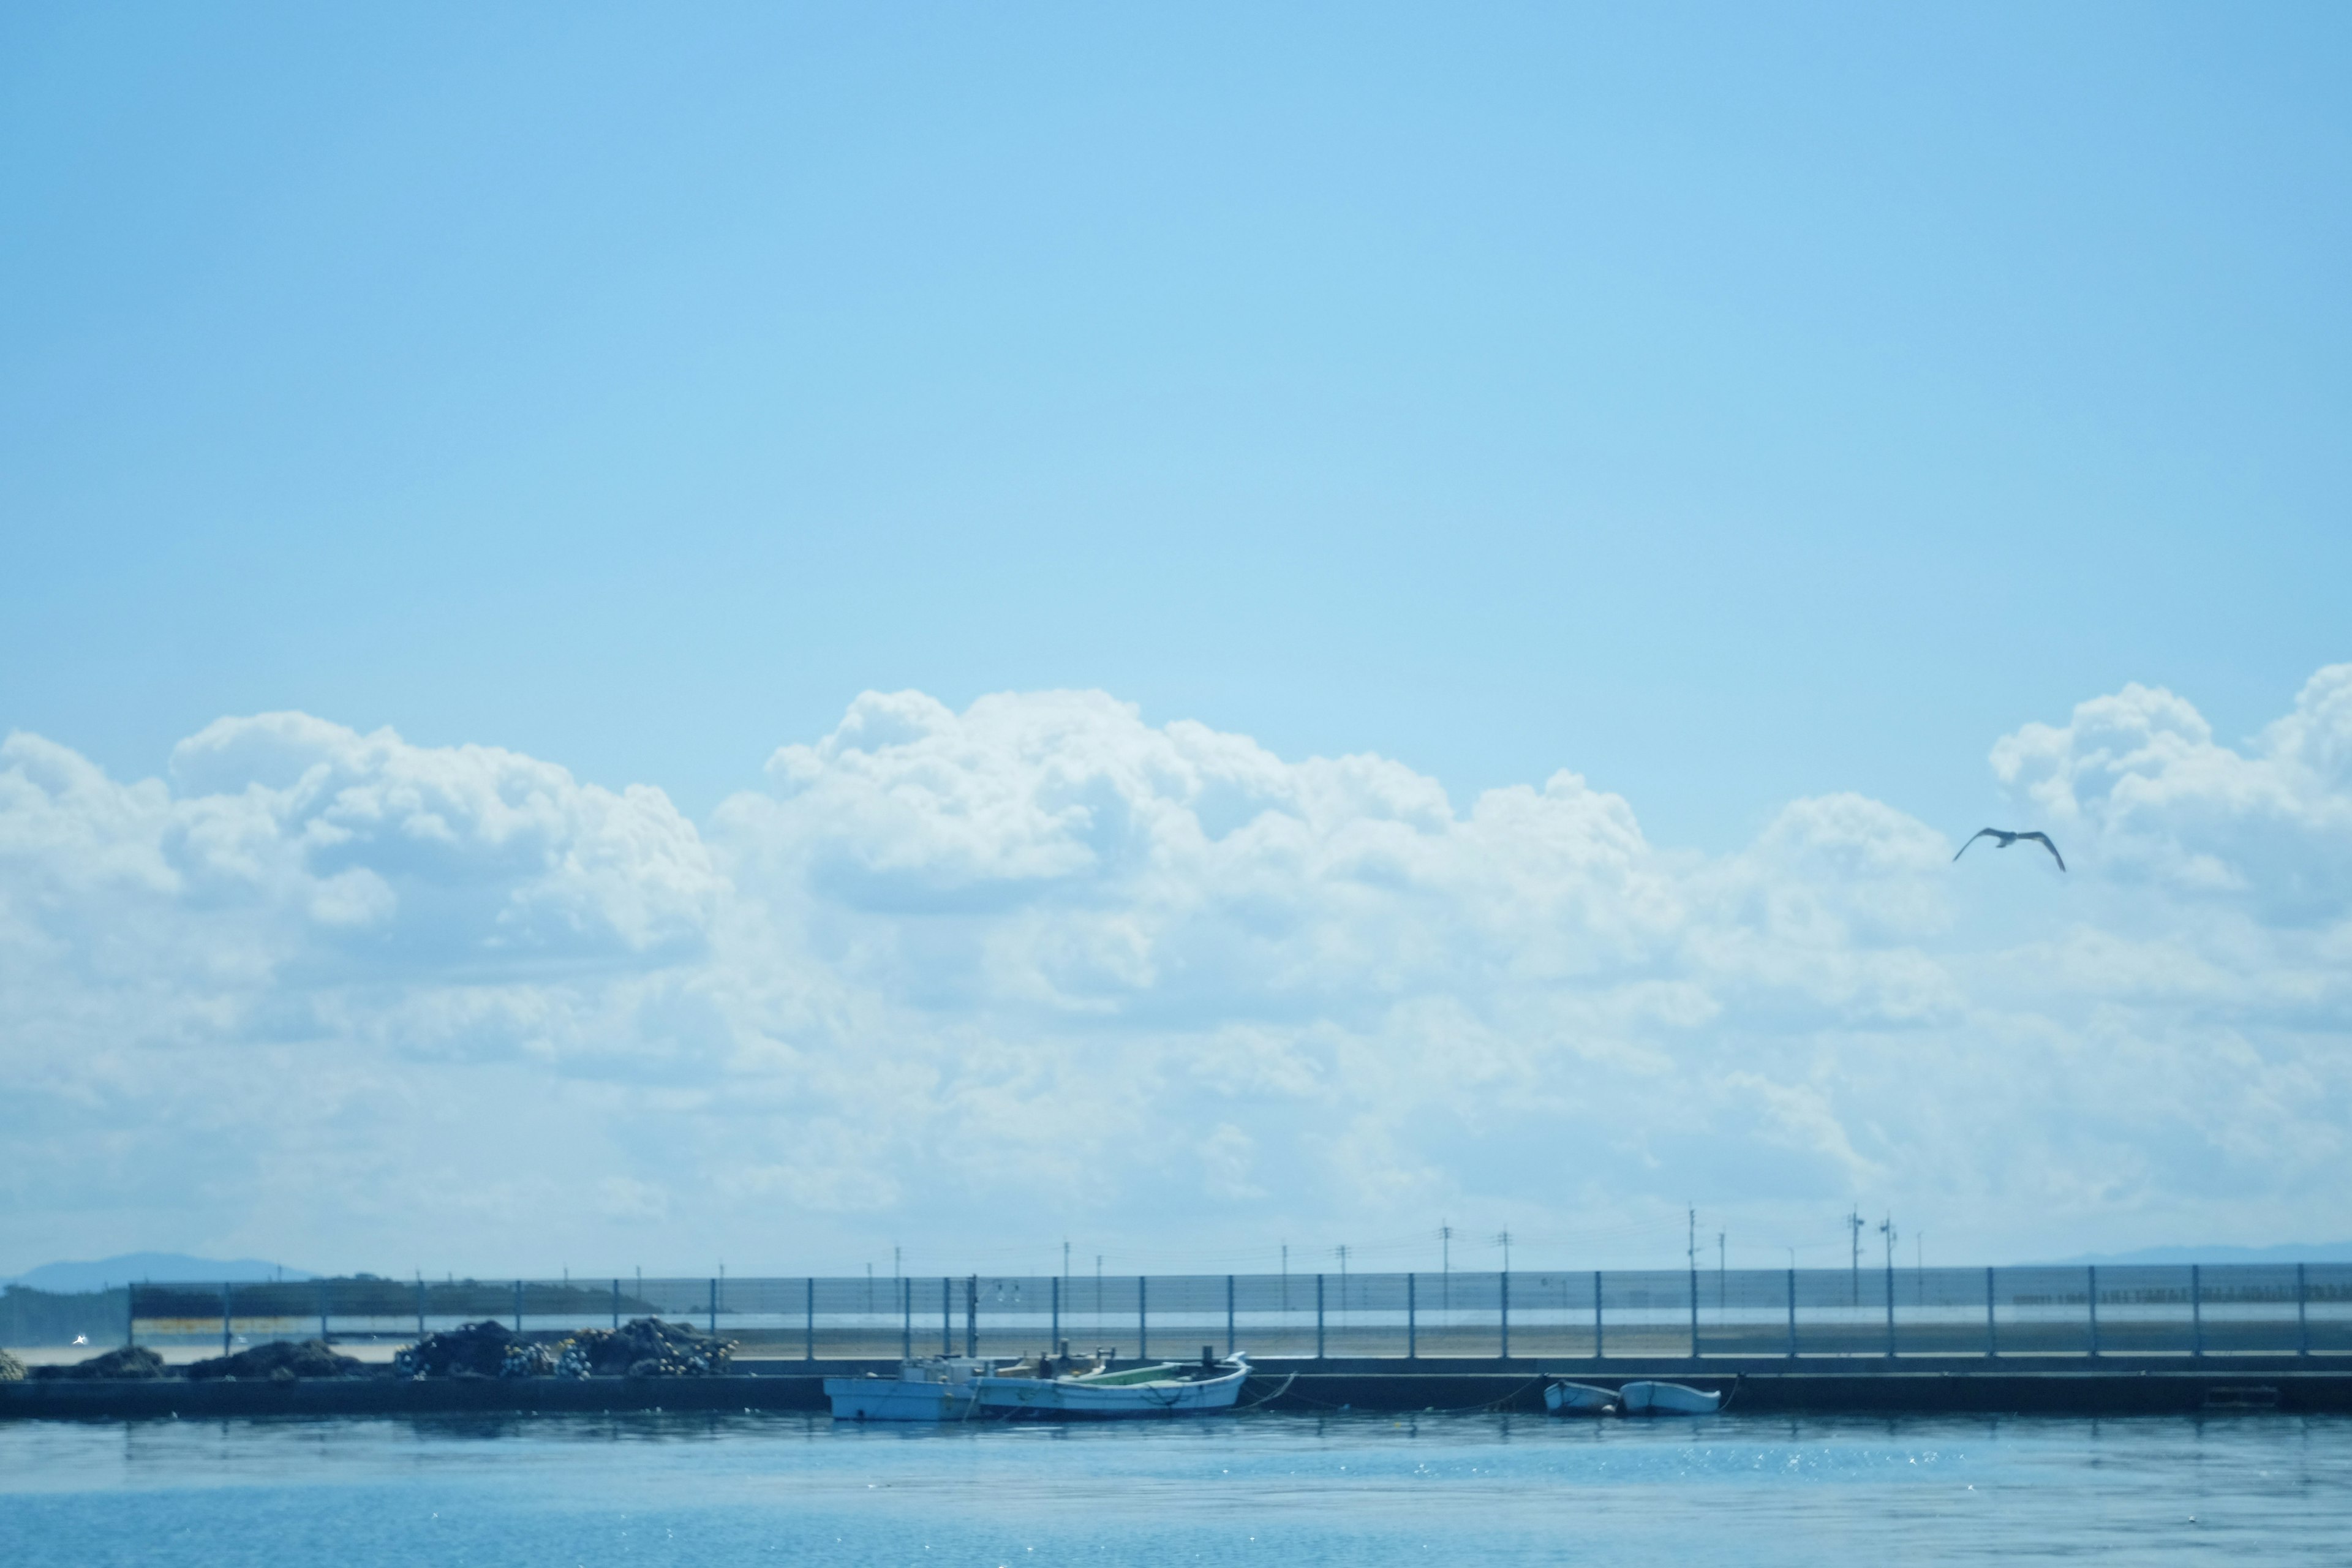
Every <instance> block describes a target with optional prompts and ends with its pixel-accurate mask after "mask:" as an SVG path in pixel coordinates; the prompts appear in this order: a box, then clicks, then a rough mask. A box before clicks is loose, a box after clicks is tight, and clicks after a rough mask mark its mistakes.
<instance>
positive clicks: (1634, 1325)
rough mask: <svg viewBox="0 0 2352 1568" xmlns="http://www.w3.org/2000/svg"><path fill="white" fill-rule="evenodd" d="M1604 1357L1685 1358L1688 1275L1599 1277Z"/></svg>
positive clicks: (1631, 1272)
mask: <svg viewBox="0 0 2352 1568" xmlns="http://www.w3.org/2000/svg"><path fill="white" fill-rule="evenodd" d="M1601 1323H1602V1353H1603V1354H1604V1355H1612V1356H1674V1355H1688V1354H1689V1353H1690V1351H1691V1288H1690V1277H1689V1275H1688V1274H1687V1273H1686V1272H1681V1271H1676V1270H1671V1269H1662V1270H1657V1271H1654V1272H1653V1271H1641V1272H1636V1271H1634V1270H1631V1269H1627V1270H1612V1271H1610V1272H1609V1273H1607V1274H1604V1275H1602V1276H1601Z"/></svg>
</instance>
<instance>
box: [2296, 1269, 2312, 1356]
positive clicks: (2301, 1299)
mask: <svg viewBox="0 0 2352 1568" xmlns="http://www.w3.org/2000/svg"><path fill="white" fill-rule="evenodd" d="M2310 1300H2311V1286H2310V1282H2309V1280H2308V1279H2306V1278H2305V1274H2304V1268H2303V1265H2302V1264H2300V1263H2298V1264H2296V1265H2295V1266H2294V1353H2295V1354H2297V1355H2309V1354H2310V1353H2311V1311H2310V1307H2309V1302H2310Z"/></svg>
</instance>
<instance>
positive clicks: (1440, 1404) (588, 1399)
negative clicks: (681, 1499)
mask: <svg viewBox="0 0 2352 1568" xmlns="http://www.w3.org/2000/svg"><path fill="white" fill-rule="evenodd" d="M2334 1360H2335V1358H2332V1357H2331V1358H2324V1359H2323V1358H2316V1357H2296V1356H2284V1357H2267V1356H2244V1357H2237V1356H2233V1357H2229V1358H2227V1359H2226V1361H2223V1360H2221V1358H2212V1359H2207V1360H2204V1361H2201V1362H2200V1361H2191V1360H2189V1359H2188V1358H2182V1357H2147V1358H2116V1357H2107V1358H2099V1359H2091V1358H2086V1357H2050V1358H2044V1359H2042V1360H2041V1361H2039V1362H2038V1363H2036V1364H2032V1365H2021V1364H2018V1363H2009V1364H2002V1363H1999V1362H1990V1363H1989V1362H1988V1361H1987V1360H1986V1359H1984V1358H1957V1357H1954V1358H1945V1357H1920V1358H1916V1359H1915V1358H1906V1359H1904V1360H1901V1361H1893V1362H1890V1361H1885V1360H1878V1359H1874V1358H1867V1357H1856V1358H1853V1361H1852V1363H1849V1364H1843V1365H1836V1364H1822V1363H1806V1364H1804V1365H1802V1366H1801V1367H1791V1366H1790V1363H1788V1362H1787V1361H1786V1360H1783V1359H1779V1358H1751V1357H1706V1358H1704V1359H1702V1360H1699V1361H1696V1362H1694V1361H1691V1360H1689V1359H1688V1358H1672V1357H1661V1358H1643V1359H1639V1360H1636V1359H1632V1358H1627V1359H1623V1360H1620V1359H1613V1358H1612V1360H1610V1361H1608V1362H1606V1363H1598V1364H1595V1363H1575V1362H1558V1363H1553V1362H1545V1363H1538V1362H1536V1361H1534V1360H1511V1361H1505V1360H1502V1359H1501V1358H1484V1357H1463V1358H1424V1359H1423V1360H1422V1361H1420V1362H1418V1363H1410V1364H1408V1363H1400V1362H1398V1361H1396V1360H1394V1359H1391V1358H1385V1357H1367V1358H1360V1359H1353V1360H1339V1359H1318V1358H1302V1359H1295V1360H1294V1359H1287V1358H1285V1359H1270V1360H1265V1361H1262V1362H1260V1363H1257V1364H1258V1366H1259V1368H1260V1371H1261V1373H1262V1376H1261V1377H1260V1378H1258V1379H1255V1380H1253V1383H1252V1384H1251V1387H1250V1391H1249V1394H1247V1395H1246V1396H1245V1398H1246V1399H1263V1400H1264V1401H1265V1403H1263V1404H1262V1405H1256V1406H1255V1408H1257V1409H1263V1410H1268V1411H1276V1412H1284V1413H1289V1414H1302V1415H1318V1414H1338V1413H1349V1414H1354V1413H1362V1414H1373V1413H1380V1414H1390V1415H1396V1414H1408V1413H1425V1412H1437V1411H1470V1410H1483V1409H1494V1410H1511V1411H1522V1412H1530V1413H1540V1412H1541V1411H1542V1409H1543V1398H1542V1390H1543V1385H1544V1384H1545V1383H1547V1382H1549V1381H1550V1380H1551V1379H1553V1378H1554V1377H1567V1378H1571V1379H1574V1380H1576V1381H1579V1382H1589V1383H1598V1384H1604V1385H1614V1384H1619V1383H1622V1382H1624V1381H1627V1380H1629V1379H1632V1378H1636V1377H1657V1378H1666V1379H1671V1380H1673V1381H1676V1382H1685V1383H1689V1384H1694V1385H1696V1386H1699V1387H1706V1388H1725V1389H1727V1390H1729V1391H1731V1394H1732V1397H1731V1402H1730V1406H1729V1411H1728V1415H1730V1416H1734V1417H1737V1416H1743V1415H1854V1414H1868V1415H1888V1416H1896V1415H1960V1414H1974V1415H2002V1414H2015V1415H2219V1414H2224V1413H2227V1414H2233V1415H2234V1414H2240V1413H2259V1412H2279V1413H2286V1414H2302V1415H2315V1414H2347V1415H2352V1358H2347V1364H2345V1365H2342V1366H2337V1365H2335V1364H2332V1363H2333V1362H2334ZM895 1371H896V1363H886V1362H877V1361H865V1360H859V1361H835V1362H816V1363H811V1362H808V1361H805V1360H789V1361H786V1360H779V1361H772V1362H758V1361H751V1362H739V1363H737V1364H736V1369H735V1372H734V1373H733V1374H731V1375H728V1376H721V1377H652V1378H635V1377H593V1378H549V1377H532V1378H510V1379H506V1378H450V1379H440V1378H428V1379H422V1380H410V1379H398V1378H392V1377H386V1376H373V1377H367V1376H362V1377H343V1378H317V1379H299V1380H294V1381H290V1382H247V1381H215V1382H209V1383H195V1382H190V1381H187V1380H184V1379H180V1378H159V1379H155V1380H152V1381H145V1382H130V1383H108V1382H97V1381H87V1382H84V1381H75V1380H66V1379H59V1380H54V1381H47V1382H38V1383H18V1384H0V1419H7V1418H12V1417H13V1418H18V1419H26V1418H35V1419H40V1418H47V1419H83V1420H92V1419H107V1420H121V1419H173V1418H177V1419H183V1420H186V1419H198V1418H207V1417H222V1416H288V1417H302V1416H329V1415H415V1416H433V1415H456V1416H462V1415H561V1414H599V1413H614V1412H625V1411H656V1410H658V1411H664V1412H671V1411H711V1412H739V1413H740V1412H754V1411H773V1412H820V1411H823V1410H824V1409H825V1408H826V1404H825V1399H824V1383H823V1380H824V1378H825V1377H826V1376H828V1375H833V1376H840V1375H849V1376H857V1375H863V1374H864V1373H868V1372H872V1373H881V1374H885V1375H887V1374H890V1373H895Z"/></svg>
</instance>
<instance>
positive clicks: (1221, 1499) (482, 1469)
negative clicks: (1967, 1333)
mask: <svg viewBox="0 0 2352 1568" xmlns="http://www.w3.org/2000/svg"><path fill="white" fill-rule="evenodd" d="M2021 1557H2022V1558H2061V1557H2063V1558H2068V1559H2074V1560H2077V1561H2084V1562H2091V1563H2187V1562H2216V1561H2221V1560H2222V1559H2223V1558H2225V1557H2235V1558H2238V1559H2240V1560H2242V1561H2245V1562H2249V1563H2254V1562H2259V1563H2265V1564H2270V1563H2343V1562H2345V1561H2347V1558H2352V1421H2346V1420H2335V1419H2324V1418H2312V1419H2303V1418H2295V1417H2283V1416H2275V1415H2270V1416H2233V1417H2228V1418H2221V1419H2207V1420H2201V1421H2192V1420H2185V1419H2142V1420H2121V1421H2052V1420H2031V1421H2029V1420H2003V1421H1944V1420H1937V1421H1927V1420H1917V1421H1895V1422H1887V1421H1862V1420H1798V1421H1790V1420H1773V1419H1766V1418H1762V1417H1740V1416H1736V1415H1727V1416H1721V1417H1715V1418H1710V1419H1707V1420H1704V1421H1698V1422H1679V1423H1668V1422H1651V1423H1636V1422H1612V1423H1605V1424H1603V1423H1577V1424H1569V1423H1562V1422H1557V1421H1547V1420H1545V1419H1543V1418H1541V1417H1534V1416H1492V1415H1488V1416H1422V1417H1418V1418H1413V1419H1404V1420H1397V1419H1391V1418H1389V1417H1375V1416H1363V1415H1359V1416H1336V1417H1330V1418H1326V1419H1319V1420H1318V1419H1302V1418H1295V1417H1286V1416H1273V1415H1249V1416H1244V1417H1240V1418H1236V1419H1232V1420H1223V1421H1201V1422H1196V1423H1171V1424H1160V1423H1151V1424H1142V1425H1135V1426H1061V1427H1039V1426H991V1427H977V1428H976V1427H958V1428H947V1429H930V1430H924V1429H919V1428H885V1427H866V1428H856V1427H835V1426H834V1425H833V1423H832V1422H830V1421H827V1420H823V1419H809V1418H804V1417H801V1416H779V1415H750V1414H746V1415H724V1416H711V1415H626V1416H609V1417H537V1418H531V1419H528V1420H481V1419H467V1420H454V1419H453V1420H432V1421H425V1420H413V1419H406V1420H394V1419H342V1420H304V1421H294V1420H285V1421H272V1420H238V1421H201V1422H200V1421H145V1422H130V1423H89V1424H66V1423H50V1422H42V1423H32V1422H18V1423H13V1424H10V1425H7V1426H0V1563H7V1564H10V1565H12V1568H47V1565H49V1564H73V1565H75V1568H92V1565H100V1564H112V1563H208V1564H239V1563H255V1564H262V1563H267V1564H269V1565H271V1568H287V1565H289V1564H302V1565H305V1568H315V1565H325V1568H377V1565H380V1564H381V1565H387V1568H388V1565H391V1564H399V1565H402V1568H408V1565H410V1564H421V1563H432V1564H484V1565H490V1564H508V1563H512V1564H530V1565H531V1568H545V1565H550V1564H555V1565H567V1564H579V1565H583V1568H589V1565H594V1564H602V1563H645V1564H662V1565H668V1564H678V1565H699V1564H706V1563H728V1564H738V1563H740V1564H781V1563H919V1564H925V1565H939V1564H966V1563H973V1564H987V1565H991V1568H995V1565H1005V1564H1024V1565H1029V1568H1044V1565H1048V1564H1060V1563H1087V1564H1107V1563H1350V1564H1354V1563H1455V1562H1462V1563H1467V1562H1473V1561H1475V1562H1478V1563H1561V1562H1566V1563H1580V1562H1591V1563H1674V1564H1677V1565H1679V1568H1690V1565H1706V1564H1714V1563H1739V1564H1757V1563H1762V1564H1772V1563H1807V1564H1820V1563H1827V1562H1851V1563H1880V1562H1892V1563H1959V1562H1986V1561H1991V1560H1996V1559H2015V1558H2021Z"/></svg>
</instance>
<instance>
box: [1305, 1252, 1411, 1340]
mask: <svg viewBox="0 0 2352 1568" xmlns="http://www.w3.org/2000/svg"><path fill="white" fill-rule="evenodd" d="M1322 1279H1323V1296H1324V1314H1323V1316H1324V1332H1323V1342H1324V1347H1325V1349H1324V1353H1325V1354H1326V1355H1334V1356H1401V1355H1402V1354H1404V1352H1405V1339H1406V1336H1407V1332H1408V1330H1409V1329H1410V1327H1411V1325H1410V1324H1408V1323H1407V1322H1406V1321H1405V1308H1406V1301H1405V1293H1406V1292H1405V1279H1404V1276H1403V1275H1402V1274H1359V1273H1354V1272H1351V1271H1342V1272H1340V1273H1337V1274H1326V1275H1324V1276H1323V1277H1322Z"/></svg>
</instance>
